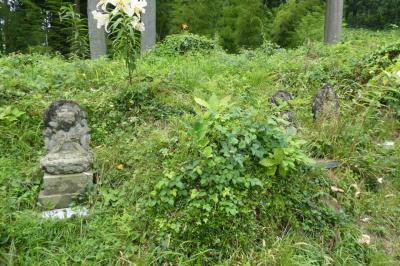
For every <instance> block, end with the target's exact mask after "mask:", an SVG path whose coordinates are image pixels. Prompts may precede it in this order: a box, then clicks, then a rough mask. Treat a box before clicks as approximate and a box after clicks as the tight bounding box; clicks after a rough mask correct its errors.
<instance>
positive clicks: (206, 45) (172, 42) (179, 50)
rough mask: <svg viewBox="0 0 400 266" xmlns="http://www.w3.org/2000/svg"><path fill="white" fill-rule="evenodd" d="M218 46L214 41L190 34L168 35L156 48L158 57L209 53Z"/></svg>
mask: <svg viewBox="0 0 400 266" xmlns="http://www.w3.org/2000/svg"><path fill="white" fill-rule="evenodd" d="M217 48H218V45H217V44H216V42H215V41H214V40H210V39H208V38H207V37H204V36H199V35H195V34H191V33H184V34H175V35H169V36H167V37H166V38H165V40H164V41H163V42H162V43H161V44H160V45H158V46H157V47H156V53H157V54H158V55H176V54H180V55H184V54H187V53H189V52H209V51H210V50H215V49H217Z"/></svg>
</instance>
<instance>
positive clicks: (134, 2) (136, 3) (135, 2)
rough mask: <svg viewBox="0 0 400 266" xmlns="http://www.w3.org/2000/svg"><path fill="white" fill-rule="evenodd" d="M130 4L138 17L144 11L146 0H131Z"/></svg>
mask: <svg viewBox="0 0 400 266" xmlns="http://www.w3.org/2000/svg"><path fill="white" fill-rule="evenodd" d="M130 5H131V7H132V9H133V10H134V13H135V14H136V16H138V17H139V18H140V16H141V15H142V14H144V13H146V9H145V7H146V6H147V1H146V0H131V2H130Z"/></svg>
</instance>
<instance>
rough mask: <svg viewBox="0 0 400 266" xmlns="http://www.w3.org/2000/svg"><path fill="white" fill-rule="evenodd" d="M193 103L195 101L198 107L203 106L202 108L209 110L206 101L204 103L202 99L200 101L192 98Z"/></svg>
mask: <svg viewBox="0 0 400 266" xmlns="http://www.w3.org/2000/svg"><path fill="white" fill-rule="evenodd" d="M194 101H195V102H196V103H197V104H198V105H201V106H203V107H205V108H207V109H210V105H209V104H208V103H207V102H206V101H204V100H203V99H200V98H197V97H195V98H194Z"/></svg>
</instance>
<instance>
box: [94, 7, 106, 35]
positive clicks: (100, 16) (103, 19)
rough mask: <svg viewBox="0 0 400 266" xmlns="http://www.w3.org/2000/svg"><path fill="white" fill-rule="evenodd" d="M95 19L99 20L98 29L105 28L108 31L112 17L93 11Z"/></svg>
mask: <svg viewBox="0 0 400 266" xmlns="http://www.w3.org/2000/svg"><path fill="white" fill-rule="evenodd" d="M92 15H93V18H94V19H95V20H97V28H98V29H101V27H103V26H104V28H105V30H106V31H107V27H108V23H110V15H109V14H103V13H101V12H98V11H96V10H94V11H92Z"/></svg>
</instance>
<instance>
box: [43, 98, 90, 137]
mask: <svg viewBox="0 0 400 266" xmlns="http://www.w3.org/2000/svg"><path fill="white" fill-rule="evenodd" d="M86 120H87V114H86V112H85V111H83V110H82V108H81V107H80V106H79V105H78V104H77V103H75V102H73V101H68V100H60V101H56V102H53V103H52V104H51V105H50V107H49V108H47V109H46V111H45V113H44V127H45V128H50V129H52V130H63V131H65V132H67V131H69V130H70V129H71V128H72V127H74V126H76V125H78V124H82V123H87V121H86Z"/></svg>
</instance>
